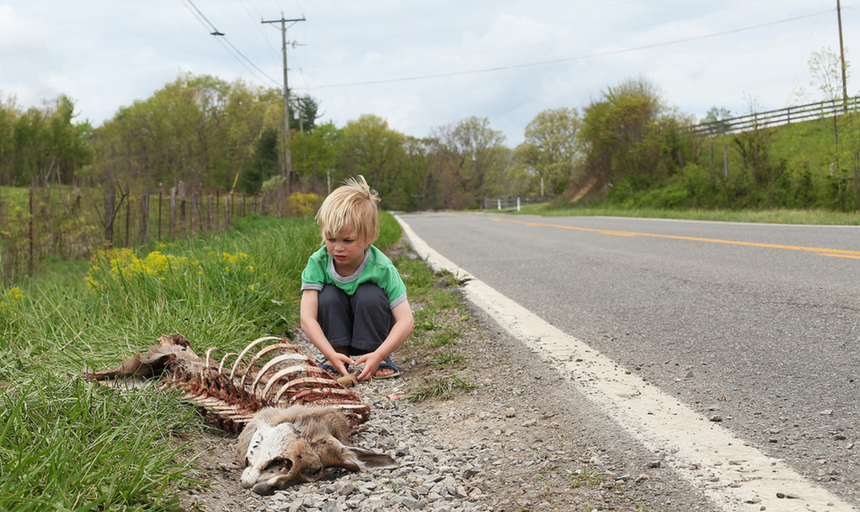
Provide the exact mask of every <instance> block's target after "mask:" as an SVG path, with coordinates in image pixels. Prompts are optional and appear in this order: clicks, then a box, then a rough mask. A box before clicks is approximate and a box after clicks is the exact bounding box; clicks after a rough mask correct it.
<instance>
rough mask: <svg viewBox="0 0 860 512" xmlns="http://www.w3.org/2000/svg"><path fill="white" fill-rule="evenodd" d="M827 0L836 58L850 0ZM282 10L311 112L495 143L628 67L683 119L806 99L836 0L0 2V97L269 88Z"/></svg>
mask: <svg viewBox="0 0 860 512" xmlns="http://www.w3.org/2000/svg"><path fill="white" fill-rule="evenodd" d="M841 12H842V29H843V46H844V47H845V48H846V49H848V50H847V53H846V59H847V61H848V62H849V66H850V63H851V57H852V56H853V53H852V51H854V49H856V48H858V47H860V33H858V29H860V0H842V2H841ZM282 18H284V19H304V21H296V22H290V23H287V24H286V25H287V27H288V29H287V42H288V51H287V59H288V69H289V73H288V84H289V86H290V90H291V94H298V95H305V94H309V95H310V96H312V97H313V98H315V99H316V100H317V101H318V102H319V104H320V112H321V114H322V116H321V120H322V121H323V122H325V121H332V122H334V123H335V125H336V126H339V127H342V126H344V125H345V124H346V123H347V122H349V121H352V120H356V119H358V118H359V117H360V116H361V115H364V114H373V115H376V116H379V117H381V118H383V119H385V120H386V121H387V122H388V125H389V127H390V128H392V129H394V130H397V131H399V132H401V133H404V134H406V135H411V136H415V137H426V136H429V135H431V134H432V133H433V132H434V130H436V129H438V128H440V127H444V126H449V125H453V124H456V123H457V122H459V121H461V120H464V119H467V118H469V117H473V116H474V117H478V118H486V119H487V120H488V121H489V126H490V128H492V129H493V130H497V131H500V132H502V133H503V134H504V136H505V138H506V142H507V144H508V145H509V146H510V147H514V146H516V145H517V144H519V143H521V142H522V141H523V140H524V131H525V128H526V126H527V125H528V123H529V122H530V121H532V120H533V119H534V118H535V116H536V115H538V114H539V113H540V112H542V111H545V110H548V109H556V108H563V107H567V108H571V107H572V108H577V109H579V110H580V112H581V111H582V109H583V108H584V107H586V106H588V105H589V104H590V103H591V102H593V101H597V100H599V99H600V98H601V96H602V94H603V93H604V92H606V90H607V89H608V88H609V87H614V86H617V85H619V84H621V83H622V82H624V81H626V80H629V79H634V80H647V81H648V82H650V83H651V84H653V85H654V86H655V87H656V88H657V90H658V91H659V93H660V97H661V99H662V100H663V102H664V103H665V104H666V105H667V106H669V107H672V108H675V109H677V110H678V111H679V112H681V113H684V114H689V115H692V116H695V117H697V118H701V117H703V116H704V115H705V114H706V113H707V111H708V110H709V109H711V108H712V107H717V108H721V109H727V110H729V111H730V112H732V113H733V114H736V115H743V114H747V113H749V112H750V111H751V110H755V111H765V110H773V109H780V108H783V107H786V106H789V105H793V104H802V103H807V102H811V101H817V100H820V99H822V97H821V92H820V91H819V90H818V89H817V88H818V82H817V81H816V79H815V77H814V75H813V73H811V72H810V69H809V64H808V63H809V60H810V58H811V57H812V54H813V52H820V51H821V50H822V49H824V48H827V49H829V50H830V51H832V52H834V53H836V54H838V52H839V48H840V43H839V30H838V27H839V25H838V22H837V10H836V0H724V1H717V0H695V1H691V0H602V1H598V2H595V1H594V0H540V1H537V2H536V1H531V0H529V1H526V0H493V1H490V0H480V1H478V0H453V1H452V0H408V1H406V0H401V1H394V0H313V1H311V0H147V1H141V2H124V1H117V0H86V1H83V2H69V1H68V0H11V1H9V0H5V1H4V0H0V102H3V103H6V104H8V103H9V102H10V101H12V100H14V102H15V105H17V106H18V107H19V108H23V109H26V108H29V107H41V106H42V105H43V102H44V101H49V100H53V99H55V98H56V97H57V96H59V95H60V94H65V95H67V96H69V97H70V98H71V99H72V100H73V101H74V103H75V106H76V111H77V112H78V118H77V119H79V120H87V121H89V122H90V123H92V124H93V125H94V126H99V125H101V124H102V123H103V122H104V121H106V120H109V119H111V118H112V117H113V116H114V115H116V113H117V112H118V111H119V109H120V108H122V107H124V106H129V105H131V104H133V103H134V102H135V101H138V100H145V99H147V98H149V97H150V96H152V94H153V93H154V92H155V91H157V90H159V89H161V88H163V87H164V86H165V85H166V84H168V83H170V82H172V81H174V80H176V78H177V77H178V76H180V75H182V74H184V73H192V74H194V75H211V76H215V77H218V78H221V79H223V80H226V81H228V82H233V81H235V80H243V81H244V82H246V83H248V84H250V85H254V86H263V87H273V88H277V89H281V88H282V87H283V76H284V73H283V56H282V51H281V49H282V44H281V25H280V23H262V22H263V21H271V20H280V19H282ZM215 31H217V32H219V33H221V34H223V35H221V36H219V35H212V34H211V33H212V32H215ZM849 72H850V70H849ZM858 92H860V91H858V87H856V86H855V85H854V84H853V80H852V79H851V77H850V75H849V80H848V93H849V94H851V95H855V94H857V93H858Z"/></svg>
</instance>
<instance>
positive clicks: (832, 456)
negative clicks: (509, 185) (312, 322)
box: [401, 213, 860, 506]
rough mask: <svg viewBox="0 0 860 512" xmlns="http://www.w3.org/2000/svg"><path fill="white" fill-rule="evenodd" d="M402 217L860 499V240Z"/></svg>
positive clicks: (563, 221) (594, 221) (578, 331)
mask: <svg viewBox="0 0 860 512" xmlns="http://www.w3.org/2000/svg"><path fill="white" fill-rule="evenodd" d="M401 218H402V219H403V220H404V221H405V222H406V223H407V224H408V225H409V226H410V227H411V228H412V229H413V230H414V231H415V233H416V234H417V235H418V236H419V237H420V238H422V239H423V240H424V241H425V242H427V244H428V245H430V246H431V247H432V248H433V249H434V250H436V251H437V252H439V253H440V254H442V255H443V256H444V257H446V258H448V259H449V260H451V261H453V262H454V263H456V264H457V265H459V266H460V267H461V268H463V269H464V270H466V271H467V272H469V273H470V274H472V275H474V276H475V277H476V278H477V279H480V280H482V281H483V282H484V283H486V284H487V285H489V286H491V287H493V288H495V290H497V291H498V292H500V293H502V294H504V295H505V296H507V297H508V298H510V299H512V300H514V301H516V302H517V303H519V304H520V305H522V306H524V307H526V308H527V309H529V310H530V311H532V312H533V313H535V314H536V315H538V316H539V317H541V318H543V319H544V320H546V321H547V322H549V323H550V324H552V325H553V326H555V327H557V328H559V329H561V330H563V331H564V332H566V333H567V334H569V335H571V336H574V337H576V338H578V339H579V340H581V341H583V342H585V343H587V344H588V345H590V346H592V347H594V348H595V349H597V350H599V351H601V352H602V353H603V354H605V355H607V356H608V357H610V358H612V359H613V360H615V361H617V362H618V363H619V364H620V365H622V366H624V367H626V368H628V369H629V370H631V371H633V372H635V373H636V374H637V375H639V376H640V377H642V378H643V379H645V380H647V381H649V382H651V383H652V384H655V385H657V386H658V387H659V388H661V389H662V390H663V391H664V392H666V393H669V394H671V395H673V396H676V397H677V398H678V399H679V400H681V401H682V402H684V403H686V404H687V405H688V406H689V407H691V408H693V409H695V410H697V411H700V412H702V414H704V415H705V416H706V417H716V418H719V419H721V424H722V425H723V426H724V427H726V428H728V429H730V430H731V431H733V432H734V433H736V434H737V435H738V436H740V437H742V438H743V439H744V440H746V441H747V442H748V443H750V444H751V445H753V446H755V447H757V448H759V449H760V450H761V451H763V452H764V453H766V454H767V455H770V456H772V457H775V458H780V459H784V460H785V461H786V462H787V463H788V464H789V465H790V466H791V467H793V468H794V469H796V470H797V471H798V472H800V473H801V474H802V475H804V476H805V477H807V478H808V479H810V480H811V481H813V482H817V483H819V484H821V485H823V486H824V487H826V488H827V489H829V490H830V491H831V492H833V493H835V494H837V495H839V496H841V497H843V498H845V499H847V500H848V501H849V502H852V503H854V504H855V506H856V505H857V504H858V503H860V464H858V462H860V461H858V456H860V445H858V446H856V447H855V446H854V443H855V442H856V441H857V437H858V434H860V228H858V227H822V226H794V225H788V226H786V225H762V224H736V223H720V222H694V221H674V220H655V219H629V218H608V217H529V216H511V215H503V214H498V215H494V214H477V213H462V214H461V213H422V214H407V215H402V216H401Z"/></svg>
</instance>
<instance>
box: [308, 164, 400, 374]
mask: <svg viewBox="0 0 860 512" xmlns="http://www.w3.org/2000/svg"><path fill="white" fill-rule="evenodd" d="M378 201H379V196H378V195H377V194H376V191H374V190H370V187H368V185H367V182H366V181H365V180H364V177H363V176H358V178H350V179H348V180H347V181H346V184H345V185H344V186H342V187H339V188H337V189H336V190H335V191H334V192H332V193H331V194H329V196H328V197H327V198H326V199H325V201H323V204H322V206H320V209H319V211H318V212H317V224H319V227H320V233H321V234H322V238H323V242H324V243H325V247H322V248H321V249H320V250H318V251H317V252H315V253H314V254H312V255H311V257H310V258H309V259H308V265H307V267H305V270H304V271H303V272H302V306H301V324H302V331H304V333H305V334H306V335H307V337H308V338H309V339H310V340H311V342H312V343H313V344H314V346H316V347H317V348H318V349H319V351H320V352H322V354H323V356H325V358H326V362H324V363H323V364H322V365H321V366H323V368H325V369H326V370H329V371H330V372H331V373H334V372H338V373H340V374H342V375H346V374H348V373H349V366H348V365H360V364H364V370H363V371H362V372H361V373H360V374H359V375H358V380H369V379H370V378H372V377H376V378H377V379H385V378H392V377H397V376H399V375H400V372H399V371H398V370H397V366H396V365H395V364H394V363H393V362H392V361H391V357H390V355H391V353H392V352H394V351H395V350H397V348H398V347H399V346H400V345H401V344H402V343H403V341H404V340H406V337H407V336H409V334H411V333H412V329H413V327H414V322H413V319H412V310H411V309H410V307H409V302H408V301H407V300H406V286H405V285H404V284H403V280H402V279H401V278H400V274H399V273H398V272H397V269H396V268H394V265H393V264H392V263H391V260H389V259H388V257H386V256H385V255H384V254H383V253H382V251H380V250H379V249H377V248H376V247H374V246H373V245H371V244H372V243H373V242H374V241H375V240H376V237H377V236H379V217H378V213H377V209H376V203H377V202H378ZM354 356H357V358H356V359H354V360H353V359H352V357H354Z"/></svg>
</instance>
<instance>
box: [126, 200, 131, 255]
mask: <svg viewBox="0 0 860 512" xmlns="http://www.w3.org/2000/svg"><path fill="white" fill-rule="evenodd" d="M130 224H131V194H130V193H129V195H128V200H127V201H126V202H125V247H129V245H128V242H129V236H128V235H129V228H130V227H131V226H130Z"/></svg>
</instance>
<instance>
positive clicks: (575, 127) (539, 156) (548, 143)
mask: <svg viewBox="0 0 860 512" xmlns="http://www.w3.org/2000/svg"><path fill="white" fill-rule="evenodd" d="M580 126H581V120H580V118H579V113H578V111H577V109H575V108H558V109H549V110H545V111H543V112H541V113H539V114H538V115H537V116H536V117H535V118H534V119H533V120H532V121H531V122H530V123H529V124H528V125H527V126H526V131H525V142H523V143H522V144H520V145H519V146H518V147H517V149H516V150H515V152H514V158H515V161H516V163H517V164H519V165H520V166H521V167H522V168H524V169H529V170H533V171H534V175H535V177H536V178H537V179H539V180H540V181H541V182H542V183H544V184H545V185H546V187H547V188H548V190H550V191H551V193H552V194H555V195H558V194H561V193H562V192H563V191H564V190H565V189H566V188H567V187H568V186H569V185H570V183H571V181H572V180H573V178H574V177H575V173H576V171H577V170H578V168H579V166H580V165H581V160H582V158H583V154H582V150H581V148H580V142H579V137H578V134H579V130H580Z"/></svg>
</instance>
